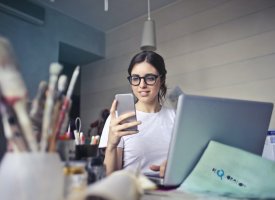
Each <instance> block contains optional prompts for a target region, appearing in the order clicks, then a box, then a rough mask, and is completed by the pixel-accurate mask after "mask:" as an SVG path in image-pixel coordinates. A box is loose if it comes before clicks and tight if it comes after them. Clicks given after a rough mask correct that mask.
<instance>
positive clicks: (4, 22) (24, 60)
mask: <svg viewBox="0 0 275 200" xmlns="http://www.w3.org/2000/svg"><path fill="white" fill-rule="evenodd" d="M0 35H2V36H4V37H6V38H8V39H9V40H10V42H11V43H12V45H13V47H14V50H15V54H16V57H17V61H18V63H19V69H20V71H21V72H22V75H23V78H24V80H25V82H26V86H27V88H28V90H29V96H30V97H31V98H33V96H34V95H35V93H36V90H37V87H38V84H39V82H40V81H41V80H46V81H48V77H49V65H50V63H52V62H57V61H58V60H59V59H58V58H59V42H63V43H66V44H69V45H71V46H75V47H77V48H79V49H83V50H85V51H87V52H90V53H92V54H94V55H96V56H99V57H104V55H105V34H104V32H102V31H99V30H97V29H94V28H93V27H90V26H87V25H85V24H82V23H80V22H78V21H77V20H75V19H72V18H69V17H67V16H65V15H62V14H59V13H58V12H56V11H54V10H51V9H46V16H45V24H44V25H42V26H37V25H33V24H31V23H28V22H25V21H23V20H21V19H19V18H16V17H13V16H11V15H7V14H5V13H2V12H1V11H0Z"/></svg>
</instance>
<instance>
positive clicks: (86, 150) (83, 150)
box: [75, 144, 98, 160]
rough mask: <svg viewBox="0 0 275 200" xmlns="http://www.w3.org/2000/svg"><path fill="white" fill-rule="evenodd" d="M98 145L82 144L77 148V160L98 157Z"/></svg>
mask: <svg viewBox="0 0 275 200" xmlns="http://www.w3.org/2000/svg"><path fill="white" fill-rule="evenodd" d="M97 148H98V145H90V144H80V145H76V146H75V159H76V160H81V159H86V158H88V157H94V156H96V155H97Z"/></svg>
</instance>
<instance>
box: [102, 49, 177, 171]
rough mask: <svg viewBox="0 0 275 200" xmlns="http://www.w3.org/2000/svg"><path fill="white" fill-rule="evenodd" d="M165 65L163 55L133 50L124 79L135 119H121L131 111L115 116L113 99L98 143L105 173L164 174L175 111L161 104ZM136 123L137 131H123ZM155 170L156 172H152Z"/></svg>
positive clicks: (164, 91)
mask: <svg viewBox="0 0 275 200" xmlns="http://www.w3.org/2000/svg"><path fill="white" fill-rule="evenodd" d="M166 73H167V72H166V69H165V63H164V60H163V58H162V57H161V56H160V55H159V54H157V53H155V52H152V51H143V52H141V53H138V54H136V55H135V56H134V57H133V58H132V60H131V62H130V65H129V68H128V74H129V77H128V80H129V82H130V84H131V87H132V91H133V93H134V95H135V96H136V98H137V102H136V104H135V107H136V115H137V120H138V121H135V122H129V123H124V124H122V123H121V122H122V121H123V120H125V119H126V118H129V117H131V116H133V115H135V113H126V114H123V115H121V116H120V117H118V118H116V114H115V110H116V104H117V102H116V100H114V101H113V104H112V107H111V109H110V116H109V117H108V119H107V121H106V123H105V126H104V129H103V132H102V137H101V141H100V144H99V147H100V148H102V147H106V151H105V159H104V164H105V165H106V173H107V174H110V173H112V172H114V171H116V170H120V169H127V170H132V171H135V170H137V169H140V170H141V172H142V173H147V174H148V173H152V172H153V171H160V175H161V176H163V175H164V169H165V165H166V162H165V160H166V158H167V153H168V147H169V142H170V138H171V133H172V127H173V124H174V118H175V112H174V110H173V109H168V108H166V107H164V106H163V105H162V103H163V101H164V100H165V95H166V91H167V86H166V82H165V81H166ZM137 125H138V131H123V130H124V129H125V128H129V127H133V126H137ZM155 173H156V172H155Z"/></svg>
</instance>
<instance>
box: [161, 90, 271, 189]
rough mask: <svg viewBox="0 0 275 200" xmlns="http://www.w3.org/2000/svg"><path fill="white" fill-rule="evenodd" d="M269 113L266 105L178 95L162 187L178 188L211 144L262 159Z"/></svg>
mask: <svg viewBox="0 0 275 200" xmlns="http://www.w3.org/2000/svg"><path fill="white" fill-rule="evenodd" d="M272 109H273V104H272V103H266V102H256V101H246V100H237V99H226V98H217V97H206V96H197V95H188V94H182V95H180V96H179V99H178V103H177V110H176V119H175V124H174V129H173V135H172V138H171V142H170V148H169V153H168V162H167V167H166V171H165V176H164V185H167V186H176V185H179V184H180V183H181V182H182V181H183V180H184V179H185V178H186V177H187V176H188V174H189V173H190V172H191V171H192V169H193V168H194V166H195V165H196V163H197V161H198V160H199V158H200V156H201V155H202V153H203V151H204V149H205V148H206V146H207V144H208V142H209V141H210V140H215V141H217V142H221V143H224V144H227V145H231V146H234V147H237V148H240V149H243V150H246V151H249V152H252V153H254V154H258V155H261V154H262V150H263V146H264V142H265V137H266V133H267V130H268V126H269V122H270V118H271V114H272ZM217 153H218V152H217Z"/></svg>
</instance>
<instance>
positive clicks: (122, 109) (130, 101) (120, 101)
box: [115, 93, 137, 130]
mask: <svg viewBox="0 0 275 200" xmlns="http://www.w3.org/2000/svg"><path fill="white" fill-rule="evenodd" d="M115 98H116V100H117V116H120V115H122V114H125V113H128V112H136V108H135V102H134V96H133V94H131V93H129V94H116V96H115ZM132 121H137V118H136V115H135V116H132V117H130V118H128V119H126V120H124V121H123V123H126V122H132ZM125 130H137V126H134V127H131V128H127V129H125Z"/></svg>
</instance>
